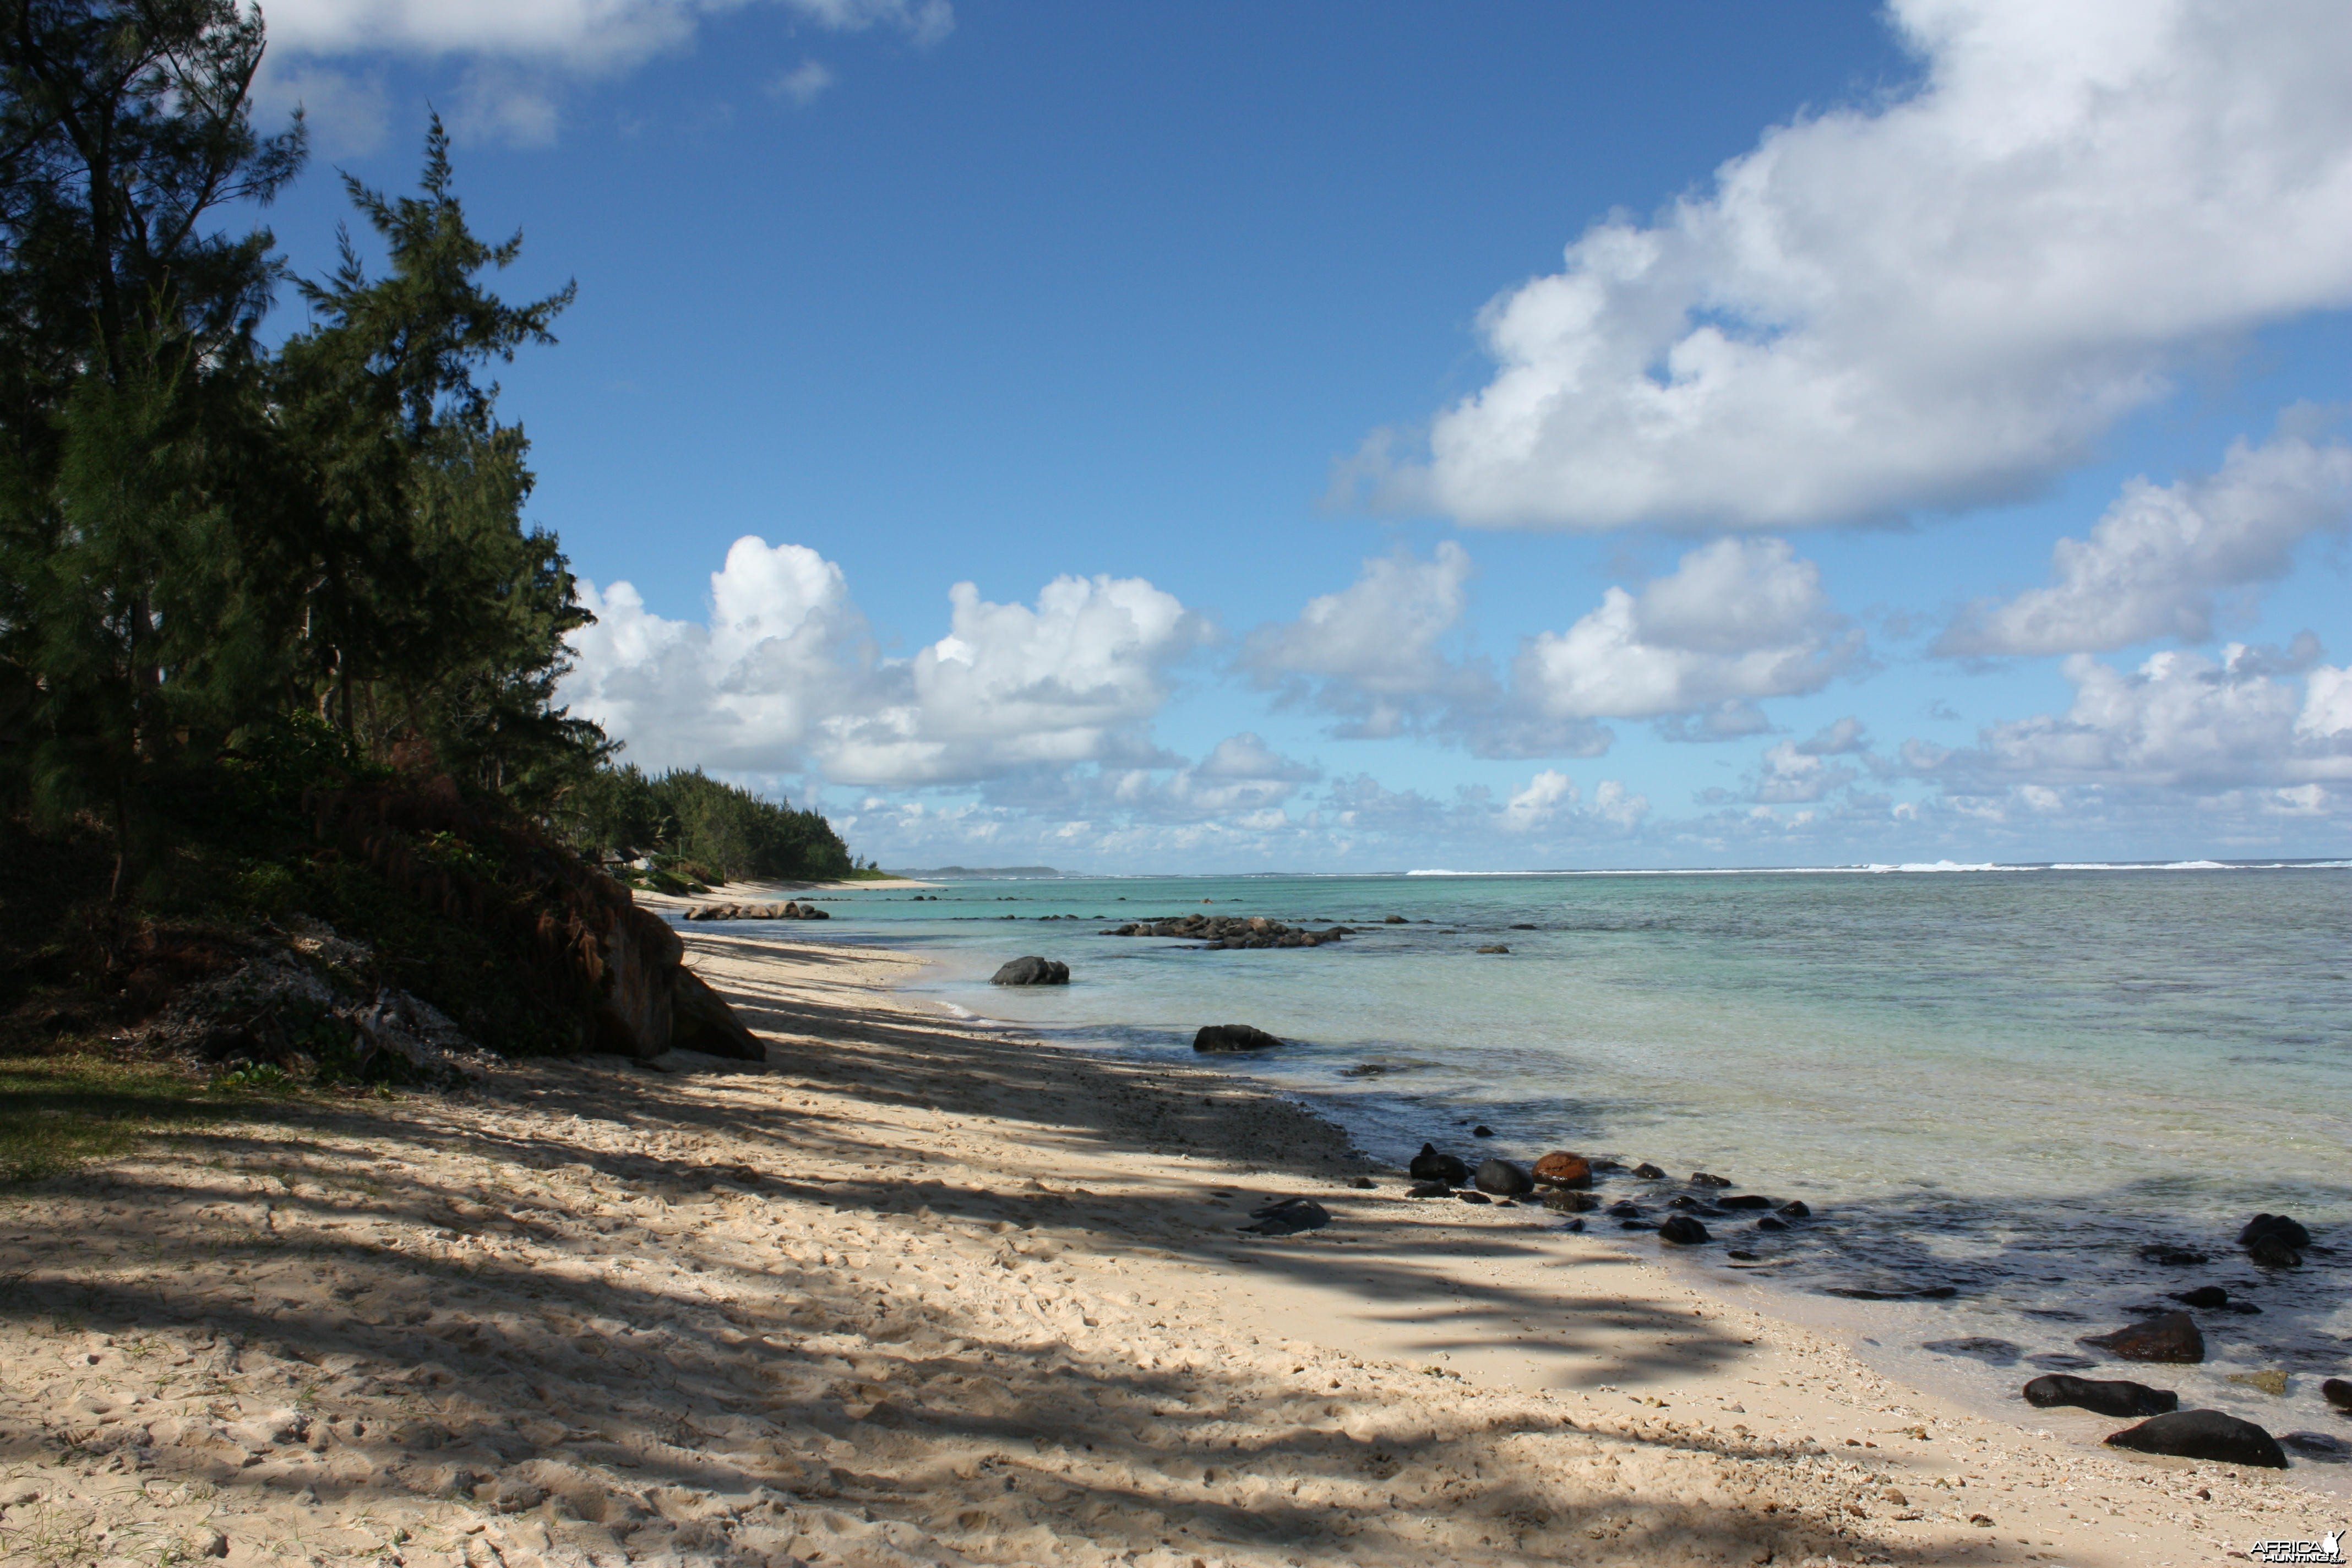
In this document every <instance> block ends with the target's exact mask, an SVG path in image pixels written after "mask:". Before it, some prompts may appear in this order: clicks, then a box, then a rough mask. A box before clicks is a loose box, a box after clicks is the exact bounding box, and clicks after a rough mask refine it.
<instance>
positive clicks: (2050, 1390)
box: [2025, 1373, 2180, 1415]
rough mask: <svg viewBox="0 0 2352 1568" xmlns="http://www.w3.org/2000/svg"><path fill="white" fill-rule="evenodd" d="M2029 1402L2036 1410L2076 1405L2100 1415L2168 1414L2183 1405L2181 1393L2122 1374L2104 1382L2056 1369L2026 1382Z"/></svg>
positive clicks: (2026, 1395)
mask: <svg viewBox="0 0 2352 1568" xmlns="http://www.w3.org/2000/svg"><path fill="white" fill-rule="evenodd" d="M2025 1403H2027V1404H2028V1405H2032V1406H2033V1407H2034V1408H2035V1409H2036V1410H2047V1409H2049V1408H2050V1407H2051V1406H2052V1405H2074V1406H2075V1407H2076V1408H2078V1409H2082V1410H2088V1411H2092V1412H2094V1413H2095V1414H2097V1415H2168V1414H2169V1413H2171V1412H2172V1411H2175V1410H2178V1409H2179V1408H2180V1395H2179V1394H2175V1393H2173V1392H2172V1390H2170V1389H2168V1388H2150V1387H2148V1386H2147V1384H2144V1383H2126V1382H2125V1381H2123V1380H2122V1379H2120V1378H2117V1379H2115V1380H2113V1381H2105V1382H2103V1381H2098V1380H2095V1379H2092V1378H2087V1377H2070V1376H2068V1375H2066V1374H2065V1373H2051V1374H2050V1375H2049V1376H2047V1377H2037V1378H2035V1379H2034V1380H2033V1381H2032V1383H2029V1384H2026V1385H2025Z"/></svg>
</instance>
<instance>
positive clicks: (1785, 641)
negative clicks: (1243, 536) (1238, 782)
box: [1241, 539, 1864, 758]
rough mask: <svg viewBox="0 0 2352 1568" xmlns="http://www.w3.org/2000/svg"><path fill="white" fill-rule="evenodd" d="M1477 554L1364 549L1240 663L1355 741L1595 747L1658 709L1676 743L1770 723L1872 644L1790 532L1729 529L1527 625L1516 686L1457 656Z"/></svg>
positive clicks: (1521, 750)
mask: <svg viewBox="0 0 2352 1568" xmlns="http://www.w3.org/2000/svg"><path fill="white" fill-rule="evenodd" d="M1472 570H1473V569H1472V566H1471V562H1470V556H1469V552H1467V551H1465V550H1464V549H1463V548H1462V547H1461V546H1460V545H1458V544H1455V543H1454V542H1451V541H1448V542H1445V543H1443V544H1441V545H1439V546H1438V548H1437V551H1436V552H1435V554H1434V555H1433V558H1432V559H1430V560H1428V561H1419V560H1416V559H1414V558H1413V557H1412V556H1411V555H1404V554H1400V555H1394V556H1389V557H1384V558H1381V559H1376V560H1371V561H1367V562H1365V563H1364V565H1363V570H1362V574H1360V576H1359V577H1358V578H1357V580H1356V581H1355V582H1354V583H1353V584H1350V585H1349V587H1347V588H1345V589H1342V590H1341V591H1340V592H1339V593H1336V594H1326V595H1320V596H1318V597H1317V598H1315V599H1312V600H1309V601H1308V602H1307V606H1306V608H1305V609H1304V610H1303V611H1302V612H1301V613H1300V615H1299V617H1298V619H1297V620H1296V621H1291V622H1286V623H1284V624H1282V625H1278V626H1261V627H1259V628H1258V629H1257V630H1256V631H1255V632H1253V633H1252V634H1251V635H1250V637H1248V639H1247V640H1246V642H1245V644H1244V648H1243V652H1242V659H1241V662H1242V666H1243V668H1244V669H1246V670H1247V671H1249V672H1250V673H1251V674H1252V675H1253V676H1254V677H1255V679H1257V680H1258V681H1259V683H1260V684H1261V685H1264V686H1267V687H1272V688H1276V689H1280V690H1281V691H1282V692H1283V693H1284V696H1285V699H1286V700H1291V701H1306V702H1309V703H1311V704H1312V705H1314V706H1316V707H1318V708H1321V709H1323V710H1326V711H1328V712H1332V713H1336V714H1339V715H1340V716H1341V722H1340V723H1339V725H1338V726H1336V727H1335V729H1334V731H1333V733H1334V734H1335V735H1338V736H1339V737H1341V738H1343V739H1359V738H1364V737H1380V736H1390V735H1398V734H1407V733H1410V734H1419V735H1423V736H1428V737H1431V738H1433V739H1438V740H1443V741H1446V742H1452V743H1454V744H1458V745H1461V746H1463V747H1465V749H1467V750H1468V751H1470V752H1472V753H1474V754H1475V755H1478V756H1482V757H1505V758H1520V757H1548V756H1576V757H1587V756H1597V755H1599V754H1601V752H1605V751H1606V750H1608V748H1609V744H1610V742H1611V740H1612V735H1611V732H1610V731H1608V730H1607V729H1606V728H1605V727H1603V726H1602V725H1601V723H1599V722H1598V721H1600V720H1604V719H1653V720H1657V721H1659V722H1660V727H1661V731H1662V732H1664V733H1665V734H1666V735H1667V737H1668V738H1669V739H1675V740H1708V741H1720V740H1732V739H1737V738H1738V737H1740V736H1743V735H1752V734H1756V733H1759V732H1760V731H1765V730H1768V729H1769V728H1770V724H1769V721H1766V719H1765V718H1764V716H1763V715H1762V714H1761V713H1760V712H1759V711H1758V710H1757V709H1756V708H1755V706H1754V704H1755V702H1756V701H1757V700H1760V699H1763V698H1768V697H1787V696H1794V695H1798V694H1801V693H1804V692H1810V691H1817V690H1819V689H1821V688H1822V687H1823V686H1825V685H1827V684H1828V683H1829V682H1830V680H1832V679H1833V678H1835V677H1836V676H1837V675H1838V674H1840V673H1841V672H1843V671H1844V670H1847V669H1850V668H1855V667H1856V666H1858V665H1859V664H1860V663H1861V661H1862V659H1863V657H1864V647H1863V637H1862V633H1861V631H1860V630H1859V629H1858V628H1856V627H1854V626H1852V625H1851V624H1850V623H1848V622H1847V620H1846V619H1845V617H1843V616H1841V615H1839V614H1838V613H1837V611H1836V609H1835V607H1834V606H1833V605H1832V604H1831V603H1830V600H1829V595H1828V594H1827V593H1826V592H1825V591H1824V590H1823V589H1822V582H1821V571H1820V569H1819V568H1818V567H1816V566H1815V565H1814V564H1813V563H1811V562H1810V561H1804V560H1800V559H1799V558H1798V556H1797V554H1796V552H1795V551H1793V550H1792V549H1790V546H1789V544H1788V543H1787V542H1785V541H1783V540H1778V539H1722V540H1717V542H1714V543H1712V544H1708V545H1706V546H1703V547H1702V548H1700V549H1697V550H1694V551H1691V552H1688V553H1687V554H1685V555H1684V556H1683V558H1682V559H1681V561H1680V562H1679V563H1677V564H1676V566H1675V570H1674V571H1673V572H1671V573H1669V574H1666V575H1664V576H1663V577H1658V578H1654V579H1653V580H1652V581H1651V582H1649V583H1647V584H1643V587H1642V588H1641V589H1640V591H1639V592H1638V593H1636V592H1632V591H1629V590H1627V589H1624V588H1622V587H1612V588H1610V589H1608V590H1607V591H1606V592H1605V593H1604V594H1603V595H1602V596H1601V605H1600V606H1599V607H1598V608H1597V609H1595V610H1593V611H1592V612H1591V614H1589V615H1587V616H1584V617H1583V618H1582V619H1580V620H1579V621H1577V622H1576V623H1575V624H1574V625H1572V626H1570V627H1569V628H1568V630H1566V631H1564V632H1544V633H1541V634H1539V635H1538V636H1536V637H1531V638H1528V640H1527V641H1526V642H1525V643H1523V644H1522V645H1521V647H1520V649H1519V653H1518V656H1517V659H1516V660H1515V661H1514V662H1513V665H1512V671H1511V679H1510V682H1509V684H1508V685H1507V686H1506V685H1505V684H1504V683H1503V682H1502V681H1500V680H1498V679H1496V677H1495V675H1494V673H1493V671H1492V670H1491V669H1490V668H1488V667H1487V665H1486V662H1485V661H1484V660H1482V659H1478V658H1473V657H1470V656H1467V655H1462V654H1456V653H1453V652H1449V651H1448V649H1447V647H1446V646H1445V645H1446V642H1447V639H1448V638H1449V637H1450V636H1451V634H1453V633H1454V630H1455V629H1456V627H1457V626H1458V625H1459V624H1460V622H1461V619H1462V616H1463V614H1464V612H1465V608H1466V607H1467V605H1468V595H1467V593H1466V584H1467V583H1468V581H1469V579H1470V576H1471V574H1472Z"/></svg>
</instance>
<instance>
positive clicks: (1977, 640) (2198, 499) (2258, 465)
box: [1935, 437, 2352, 655]
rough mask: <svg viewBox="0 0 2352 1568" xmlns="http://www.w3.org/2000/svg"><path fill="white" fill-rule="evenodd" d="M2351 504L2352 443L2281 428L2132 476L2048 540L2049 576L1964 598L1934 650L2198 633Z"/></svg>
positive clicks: (2054, 645) (2066, 648)
mask: <svg viewBox="0 0 2352 1568" xmlns="http://www.w3.org/2000/svg"><path fill="white" fill-rule="evenodd" d="M2347 516H2352V447H2344V446H2341V445H2328V446H2314V445H2313V444H2312V443H2310V442H2308V441H2305V440H2300V439H2294V438H2291V437H2289V438H2282V439H2279V440H2276V441H2273V442H2271V443H2269V444H2267V445H2265V446H2263V447H2248V446H2246V445H2245V444H2244V443H2242V442H2241V443H2239V444H2237V445H2235V446H2232V447H2231V448H2230V453H2229V456H2228V458H2226V459H2225V460H2224V461H2223V463H2222V465H2221V471H2220V472H2219V473H2216V474H2212V475H2209V476H2207V477H2205V478H2202V479H2185V480H2183V481H2181V482H2180V483H2179V484H2173V485H2152V484H2150V483H2148V482H2147V479H2134V480H2132V481H2131V482H2130V483H2129V484H2126V486H2125V487H2124V489H2123V494H2122V495H2121V496H2119V497H2118V498H2117V499H2116V502H2115V504H2114V505H2113V506H2111V507H2109V508H2108V509H2107V510H2106V514H2105V516H2103V517H2102V518H2100V519H2099V521H2098V522H2097V523H2096V524H2095V525H2094V526H2093V528H2092V529H2091V534H2090V537H2089V538H2088V539H2062V540H2060V541H2059V542H2058V544H2057V548H2056V549H2055V550H2053V552H2051V555H2052V576H2053V578H2055V579H2056V580H2055V581H2054V582H2053V583H2052V584H2050V585H2049V586H2048V587H2046V588H2034V589H2032V590H2029V591H2028V592H2026V593H2023V594H2021V595H2018V596H2017V597H2016V598H2014V599H2011V600H2009V601H2007V602H2006V603H2000V602H1997V601H1986V602H1982V603H1979V604H1976V605H1970V606H1969V608H1968V609H1967V610H1965V611H1963V612H1962V613H1961V615H1960V616H1958V618H1957V619H1956V620H1954V621H1953V623H1952V625H1951V626H1950V627H1949V628H1948V629H1947V630H1946V631H1945V633H1944V635H1943V637H1941V638H1940V639H1939V640H1938V641H1937V644H1936V648H1935V651H1936V652H1937V653H1941V654H1958V655H1987V654H2050V653H2100V652H2105V651H2106V650H2108V649H2110V648H2118V647H2128V646H2130V645H2131V644H2133V643H2136V642H2145V641H2147V639H2149V638H2151V637H2179V639H2180V640H2182V641H2183V642H2202V641H2203V640H2205V639H2206V638H2207V637H2210V636H2211V635H2212V633H2213V621H2214V613H2215V595H2217V594H2218V593H2221V592H2224V591H2226V590H2229V589H2232V588H2237V589H2243V588H2246V587H2248V586H2250V585H2251V584H2259V583H2266V582H2271V581H2273V580H2275V579H2277V578H2280V577H2283V576H2284V575H2285V574H2286V572H2287V569H2288V567H2289V566H2290V565H2292V564H2293V563H2294V551H2295V547H2296V546H2297V545H2298V544H2300V543H2302V542H2303V541H2304V540H2305V538H2307V537H2308V536H2310V535H2311V534H2313V533H2315V532H2318V531H2323V530H2329V529H2334V530H2341V529H2342V528H2343V527H2344V525H2345V521H2346V520H2347Z"/></svg>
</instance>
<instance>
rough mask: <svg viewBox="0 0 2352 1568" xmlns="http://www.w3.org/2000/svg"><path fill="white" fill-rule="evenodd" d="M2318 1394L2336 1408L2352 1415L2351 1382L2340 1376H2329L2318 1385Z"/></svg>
mask: <svg viewBox="0 0 2352 1568" xmlns="http://www.w3.org/2000/svg"><path fill="white" fill-rule="evenodd" d="M2319 1396H2320V1397H2321V1398H2322V1399H2325V1400H2326V1401H2327V1403H2328V1404H2330V1405H2334V1406H2336V1409H2338V1410H2341V1411H2343V1412H2345V1413H2346V1414H2347V1415H2352V1383H2347V1382H2345V1381H2344V1380H2343V1379H2342V1378H2340V1377H2331V1378H2329V1379H2328V1380H2327V1381H2326V1383H2323V1384H2320V1385H2319Z"/></svg>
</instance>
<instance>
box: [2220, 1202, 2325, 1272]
mask: <svg viewBox="0 0 2352 1568" xmlns="http://www.w3.org/2000/svg"><path fill="white" fill-rule="evenodd" d="M2238 1245H2239V1246H2240V1247H2244V1248H2245V1249H2246V1259H2247V1261H2248V1262H2250V1263H2252V1264H2254V1265H2255V1266H2257V1267H2258V1268H2302V1267H2303V1249H2304V1248H2305V1247H2309V1246H2310V1245H2311V1232H2309V1231H2307V1230H2305V1228H2304V1227H2303V1226H2301V1225H2299V1224H2297V1223H2296V1222H2295V1221H2294V1220H2292V1219H2289V1218H2288V1217H2287V1216H2286V1215H2283V1214H2258V1215H2255V1216H2254V1217H2253V1218H2252V1219H2250V1220H2248V1221H2247V1222H2246V1226H2245V1228H2244V1229H2243V1230H2241V1231H2240V1232H2238Z"/></svg>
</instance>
